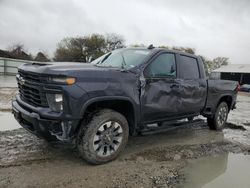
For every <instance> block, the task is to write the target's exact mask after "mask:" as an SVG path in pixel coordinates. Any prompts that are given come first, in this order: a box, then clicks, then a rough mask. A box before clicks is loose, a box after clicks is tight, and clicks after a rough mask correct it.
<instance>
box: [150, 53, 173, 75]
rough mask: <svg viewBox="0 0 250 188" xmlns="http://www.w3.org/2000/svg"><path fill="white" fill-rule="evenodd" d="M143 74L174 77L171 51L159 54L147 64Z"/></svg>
mask: <svg viewBox="0 0 250 188" xmlns="http://www.w3.org/2000/svg"><path fill="white" fill-rule="evenodd" d="M145 74H146V76H147V77H175V76H176V66H175V55H174V54H171V53H164V54H160V55H159V56H158V57H156V59H155V60H153V62H151V63H150V64H149V66H148V67H147V68H146V72H145Z"/></svg>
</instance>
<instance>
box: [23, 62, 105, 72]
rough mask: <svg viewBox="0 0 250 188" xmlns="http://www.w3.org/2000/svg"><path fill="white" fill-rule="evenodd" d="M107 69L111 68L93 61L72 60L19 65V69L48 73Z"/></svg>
mask: <svg viewBox="0 0 250 188" xmlns="http://www.w3.org/2000/svg"><path fill="white" fill-rule="evenodd" d="M105 69H106V70H107V69H110V68H106V67H97V66H95V65H93V64H91V63H72V62H51V63H27V64H23V65H21V66H20V67H19V70H23V71H28V72H34V73H39V74H46V75H48V74H51V75H54V74H56V75H69V74H74V73H75V72H78V71H91V70H92V71H104V70H105Z"/></svg>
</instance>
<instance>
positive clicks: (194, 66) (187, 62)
mask: <svg viewBox="0 0 250 188" xmlns="http://www.w3.org/2000/svg"><path fill="white" fill-rule="evenodd" d="M180 61H181V62H180V77H181V78H183V79H190V80H192V79H198V78H200V72H199V68H198V62H197V59H196V58H193V57H188V56H184V55H180Z"/></svg>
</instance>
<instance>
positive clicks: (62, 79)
mask: <svg viewBox="0 0 250 188" xmlns="http://www.w3.org/2000/svg"><path fill="white" fill-rule="evenodd" d="M49 81H52V82H55V83H61V84H67V85H72V84H74V83H75V82H76V79H75V78H72V77H50V78H49Z"/></svg>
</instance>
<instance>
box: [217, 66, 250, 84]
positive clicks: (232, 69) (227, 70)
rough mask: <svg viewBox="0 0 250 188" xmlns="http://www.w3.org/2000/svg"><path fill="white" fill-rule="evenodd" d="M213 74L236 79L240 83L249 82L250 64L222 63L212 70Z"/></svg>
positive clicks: (226, 78)
mask: <svg viewBox="0 0 250 188" xmlns="http://www.w3.org/2000/svg"><path fill="white" fill-rule="evenodd" d="M213 74H217V76H216V77H220V78H221V79H225V80H234V81H238V82H239V83H240V84H241V85H242V84H250V64H229V65H224V66H221V67H220V68H218V69H216V70H214V71H213Z"/></svg>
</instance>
